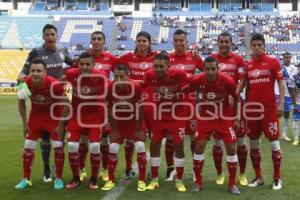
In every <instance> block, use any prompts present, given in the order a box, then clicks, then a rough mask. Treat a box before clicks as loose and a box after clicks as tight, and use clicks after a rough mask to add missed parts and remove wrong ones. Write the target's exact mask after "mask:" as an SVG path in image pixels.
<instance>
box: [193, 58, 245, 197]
mask: <svg viewBox="0 0 300 200" xmlns="http://www.w3.org/2000/svg"><path fill="white" fill-rule="evenodd" d="M189 88H190V89H192V90H196V91H198V92H199V93H201V95H202V99H201V103H199V104H197V107H196V110H200V112H199V113H197V119H198V121H197V131H196V134H195V137H196V146H195V154H194V158H193V169H194V173H195V176H196V183H195V184H194V185H193V188H192V189H191V191H192V192H199V191H200V190H201V189H202V187H203V183H202V168H203V164H204V151H205V147H206V143H207V141H208V140H209V139H210V136H211V135H212V134H215V135H217V136H218V137H219V138H222V140H223V141H224V143H225V147H226V152H227V168H228V172H229V192H230V193H232V194H240V191H239V189H238V188H237V187H236V185H235V176H236V171H237V156H236V150H235V143H236V136H235V133H234V128H235V127H236V126H238V123H240V122H239V119H238V114H237V115H236V113H237V110H236V108H235V107H237V103H238V102H239V101H240V99H239V96H238V95H236V89H237V86H236V83H235V82H234V81H233V80H232V79H231V78H230V77H228V76H226V75H224V74H222V73H221V72H218V66H217V60H216V59H215V58H213V57H208V58H206V59H205V61H204V73H202V74H200V75H196V76H194V77H192V78H191V81H190V85H189Z"/></svg>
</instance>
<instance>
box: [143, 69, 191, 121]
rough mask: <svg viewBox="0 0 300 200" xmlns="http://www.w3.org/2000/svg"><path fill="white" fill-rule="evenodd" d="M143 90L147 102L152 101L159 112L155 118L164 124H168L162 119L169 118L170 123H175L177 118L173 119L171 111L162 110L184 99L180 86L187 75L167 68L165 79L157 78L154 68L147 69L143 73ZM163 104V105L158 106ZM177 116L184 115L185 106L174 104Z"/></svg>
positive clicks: (184, 83) (185, 80)
mask: <svg viewBox="0 0 300 200" xmlns="http://www.w3.org/2000/svg"><path fill="white" fill-rule="evenodd" d="M144 85H145V88H146V89H145V91H146V92H147V94H148V102H151V103H154V105H156V106H155V109H156V111H158V114H161V117H160V118H161V120H159V119H160V118H157V120H158V121H159V122H161V123H163V124H164V125H167V126H168V124H167V123H166V122H165V121H164V120H170V121H171V123H174V122H175V123H176V122H177V121H178V120H176V119H174V116H172V113H171V111H169V112H168V111H162V110H165V109H171V108H172V105H173V104H175V103H180V102H183V101H184V96H185V95H184V94H183V93H182V92H181V88H182V87H183V86H185V85H187V75H186V73H185V72H184V71H182V70H177V69H168V72H167V76H166V78H165V79H163V80H161V79H158V77H157V75H156V72H155V70H149V71H148V72H147V73H146V74H145V80H144ZM161 104H165V105H164V106H160V105H161ZM174 109H175V114H176V116H177V117H182V116H185V106H184V105H176V106H175V107H174ZM150 114H151V113H150Z"/></svg>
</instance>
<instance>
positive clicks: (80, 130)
mask: <svg viewBox="0 0 300 200" xmlns="http://www.w3.org/2000/svg"><path fill="white" fill-rule="evenodd" d="M97 123H98V122H95V123H92V121H90V124H93V125H96V124H97ZM101 130H102V128H101V126H100V124H99V126H98V127H82V126H80V125H79V123H78V121H77V120H76V119H75V118H72V119H70V120H69V122H68V126H67V132H68V141H69V142H79V140H80V137H81V135H87V136H88V138H89V141H90V142H100V141H101V135H102V134H101Z"/></svg>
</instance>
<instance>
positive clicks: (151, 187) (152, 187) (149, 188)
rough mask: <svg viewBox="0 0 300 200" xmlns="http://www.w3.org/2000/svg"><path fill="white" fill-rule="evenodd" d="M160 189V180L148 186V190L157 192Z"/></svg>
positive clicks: (153, 181)
mask: <svg viewBox="0 0 300 200" xmlns="http://www.w3.org/2000/svg"><path fill="white" fill-rule="evenodd" d="M157 188H159V183H158V180H152V181H151V182H150V183H149V185H147V187H146V190H155V189H157Z"/></svg>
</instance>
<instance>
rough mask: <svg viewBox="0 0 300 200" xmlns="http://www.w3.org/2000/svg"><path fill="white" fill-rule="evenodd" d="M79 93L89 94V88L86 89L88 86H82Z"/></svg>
mask: <svg viewBox="0 0 300 200" xmlns="http://www.w3.org/2000/svg"><path fill="white" fill-rule="evenodd" d="M81 93H82V94H89V93H91V88H90V87H88V86H82V87H81Z"/></svg>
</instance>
